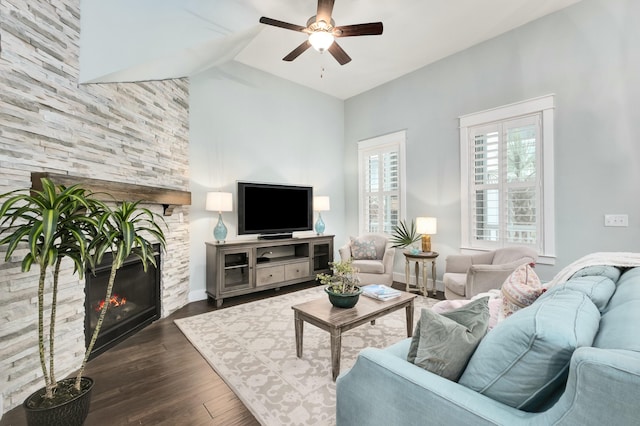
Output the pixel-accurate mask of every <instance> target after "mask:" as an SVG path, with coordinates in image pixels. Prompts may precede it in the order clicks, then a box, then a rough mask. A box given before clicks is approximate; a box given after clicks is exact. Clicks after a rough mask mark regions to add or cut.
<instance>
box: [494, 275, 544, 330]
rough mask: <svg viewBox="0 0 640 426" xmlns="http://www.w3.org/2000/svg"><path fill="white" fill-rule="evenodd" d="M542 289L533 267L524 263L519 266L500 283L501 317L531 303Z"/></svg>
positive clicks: (542, 291)
mask: <svg viewBox="0 0 640 426" xmlns="http://www.w3.org/2000/svg"><path fill="white" fill-rule="evenodd" d="M544 291H545V289H544V288H543V287H542V283H541V282H540V278H538V275H536V273H535V272H534V270H533V268H532V267H531V266H530V265H528V264H526V263H525V264H524V265H521V266H519V267H518V268H517V269H516V270H515V271H513V272H512V273H511V275H509V277H507V279H506V280H505V281H504V283H503V284H502V312H501V317H502V318H507V317H508V316H509V315H511V314H512V313H514V312H515V311H517V310H519V309H522V308H525V307H527V306H529V305H531V304H532V303H533V302H535V301H536V299H537V298H538V297H540V295H541V294H542V293H544Z"/></svg>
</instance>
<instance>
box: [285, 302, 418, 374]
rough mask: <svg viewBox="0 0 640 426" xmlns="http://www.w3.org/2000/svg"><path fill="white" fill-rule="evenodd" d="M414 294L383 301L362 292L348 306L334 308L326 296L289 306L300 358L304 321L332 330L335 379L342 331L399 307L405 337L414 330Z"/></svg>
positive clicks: (338, 367) (337, 370)
mask: <svg viewBox="0 0 640 426" xmlns="http://www.w3.org/2000/svg"><path fill="white" fill-rule="evenodd" d="M415 298H416V295H415V294H410V293H406V292H402V294H401V295H400V297H397V298H395V299H391V300H388V301H386V302H382V301H380V300H376V299H372V298H370V297H366V296H363V295H361V296H360V300H359V301H358V304H357V305H356V306H354V307H353V308H350V309H341V308H335V307H333V305H331V303H330V302H329V300H328V298H327V297H324V298H321V299H317V300H312V301H309V302H305V303H301V304H299V305H294V306H292V307H291V309H293V312H294V322H295V329H296V355H297V357H298V358H302V335H303V330H304V329H303V325H304V322H305V321H306V322H308V323H309V324H313V325H315V326H316V327H318V328H320V329H322V330H325V331H328V332H329V333H330V334H331V373H332V376H333V380H334V381H335V380H336V378H337V377H338V374H340V347H341V344H342V333H343V332H345V331H347V330H351V329H352V328H355V327H357V326H359V325H362V324H364V323H367V322H370V323H371V324H375V320H376V318H380V317H382V316H384V315H387V314H388V313H391V312H393V311H397V310H398V309H402V308H405V309H406V317H407V337H411V336H412V334H413V301H414V299H415Z"/></svg>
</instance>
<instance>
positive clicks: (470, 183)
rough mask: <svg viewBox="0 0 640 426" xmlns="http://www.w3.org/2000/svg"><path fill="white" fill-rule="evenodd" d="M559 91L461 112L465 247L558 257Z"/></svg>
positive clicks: (550, 259) (546, 260)
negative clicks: (516, 248) (518, 248)
mask: <svg viewBox="0 0 640 426" xmlns="http://www.w3.org/2000/svg"><path fill="white" fill-rule="evenodd" d="M553 104H554V99H553V95H549V96H544V97H541V98H536V99H531V100H528V101H524V102H520V103H517V104H512V105H507V106H504V107H500V108H495V109H492V110H489V111H483V112H479V113H475V114H469V115H465V116H462V117H460V153H461V155H460V159H461V165H460V170H461V182H462V191H461V197H462V247H463V248H464V249H471V250H492V249H496V248H498V247H507V246H513V245H526V246H530V247H532V248H534V249H535V250H536V251H537V252H538V254H539V255H540V256H541V259H540V262H541V263H553V256H554V250H555V248H554V236H553V235H554V218H553Z"/></svg>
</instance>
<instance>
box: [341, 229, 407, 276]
mask: <svg viewBox="0 0 640 426" xmlns="http://www.w3.org/2000/svg"><path fill="white" fill-rule="evenodd" d="M367 246H368V247H369V248H370V249H371V251H370V253H369V255H368V256H367V255H366V253H363V250H362V249H363V247H365V248H366V247H367ZM374 248H375V251H374ZM339 251H340V259H341V260H349V259H352V260H353V266H354V267H356V268H358V271H360V272H359V274H358V275H359V277H360V283H361V284H362V285H367V284H386V285H388V286H390V285H391V284H392V283H393V258H394V256H395V252H396V249H395V248H393V247H391V243H390V242H389V240H388V238H387V236H386V235H384V234H373V233H372V234H364V235H361V236H359V237H358V238H353V237H352V238H351V240H350V241H349V242H348V243H347V244H345V245H344V246H342V247H341V248H340V250H339ZM363 254H364V255H363Z"/></svg>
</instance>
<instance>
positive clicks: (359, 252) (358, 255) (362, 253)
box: [351, 237, 377, 260]
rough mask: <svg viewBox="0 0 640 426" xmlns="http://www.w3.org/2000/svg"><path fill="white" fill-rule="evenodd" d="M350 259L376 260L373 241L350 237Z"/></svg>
mask: <svg viewBox="0 0 640 426" xmlns="http://www.w3.org/2000/svg"><path fill="white" fill-rule="evenodd" d="M351 257H353V259H354V260H367V259H368V260H372V259H376V258H377V253H376V244H375V241H373V240H365V239H361V238H353V237H351Z"/></svg>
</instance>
